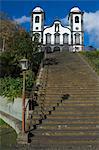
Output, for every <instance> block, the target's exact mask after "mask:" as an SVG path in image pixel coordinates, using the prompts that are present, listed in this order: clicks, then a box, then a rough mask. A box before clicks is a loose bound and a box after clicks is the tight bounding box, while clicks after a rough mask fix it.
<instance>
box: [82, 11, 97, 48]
mask: <svg viewBox="0 0 99 150" xmlns="http://www.w3.org/2000/svg"><path fill="white" fill-rule="evenodd" d="M84 29H85V31H86V32H87V33H88V34H89V40H90V41H89V43H90V44H91V43H92V42H94V43H95V45H96V46H97V47H99V10H98V11H96V12H89V13H87V12H85V13H84Z"/></svg>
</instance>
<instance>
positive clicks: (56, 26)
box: [55, 23, 59, 32]
mask: <svg viewBox="0 0 99 150" xmlns="http://www.w3.org/2000/svg"><path fill="white" fill-rule="evenodd" d="M55 32H59V24H58V23H57V24H55Z"/></svg>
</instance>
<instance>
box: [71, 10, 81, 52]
mask: <svg viewBox="0 0 99 150" xmlns="http://www.w3.org/2000/svg"><path fill="white" fill-rule="evenodd" d="M69 25H70V27H71V45H72V48H73V49H72V51H82V50H83V46H84V42H83V41H84V30H83V12H81V10H80V9H79V8H78V7H74V8H72V9H71V11H70V13H69Z"/></svg>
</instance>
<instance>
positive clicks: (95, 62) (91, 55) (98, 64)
mask: <svg viewBox="0 0 99 150" xmlns="http://www.w3.org/2000/svg"><path fill="white" fill-rule="evenodd" d="M81 54H83V55H84V56H85V57H86V58H87V59H88V61H89V62H90V63H91V64H92V66H93V68H94V69H95V71H96V72H97V73H98V74H99V51H87V52H85V51H83V52H81Z"/></svg>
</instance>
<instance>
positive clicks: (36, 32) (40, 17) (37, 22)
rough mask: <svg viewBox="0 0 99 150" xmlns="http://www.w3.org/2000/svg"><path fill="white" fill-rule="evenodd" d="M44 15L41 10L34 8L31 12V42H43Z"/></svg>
mask: <svg viewBox="0 0 99 150" xmlns="http://www.w3.org/2000/svg"><path fill="white" fill-rule="evenodd" d="M44 18H45V13H44V11H43V9H42V8H40V7H36V8H34V9H33V11H32V17H31V31H32V41H34V40H35V38H36V39H38V41H39V43H42V41H43V29H44Z"/></svg>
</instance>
